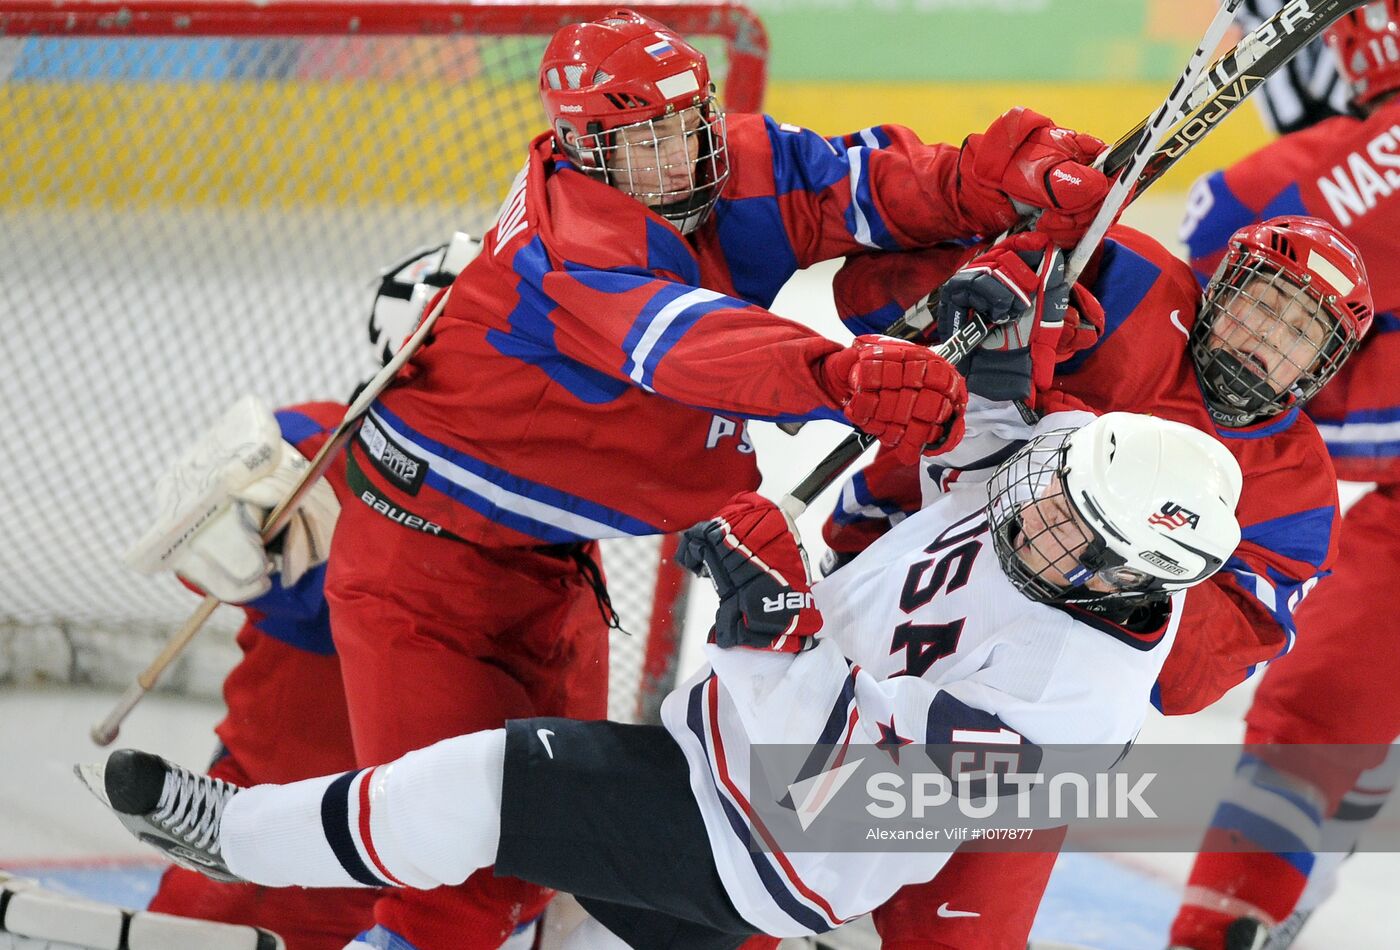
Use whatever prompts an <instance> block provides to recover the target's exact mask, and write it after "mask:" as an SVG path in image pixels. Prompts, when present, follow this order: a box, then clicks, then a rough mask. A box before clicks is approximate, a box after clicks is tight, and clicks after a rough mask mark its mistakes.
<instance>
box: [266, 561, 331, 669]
mask: <svg viewBox="0 0 1400 950" xmlns="http://www.w3.org/2000/svg"><path fill="white" fill-rule="evenodd" d="M325 581H326V565H325V564H318V565H316V566H315V567H313V568H312V569H311V570H309V571H307V572H306V573H305V574H303V575H302V576H301V577H299V578H298V579H297V582H296V584H294V585H293V586H291V587H283V586H282V575H281V574H280V573H279V574H273V575H272V589H271V590H270V591H268V592H267V593H266V594H263V595H262V596H261V597H258V598H255V599H253V600H250V601H248V603H247V604H245V606H246V607H248V608H249V609H250V610H253V611H256V612H257V613H259V614H261V615H262V616H260V617H259V618H258V619H257V620H255V621H254V622H253V626H254V627H256V628H257V629H258V630H261V631H262V632H263V633H265V634H267V635H268V636H269V637H272V638H273V639H274V640H281V641H282V642H283V643H285V644H287V645H288V646H291V647H295V648H296V649H298V650H305V651H306V652H307V653H314V654H316V655H318V656H334V655H335V642H334V641H333V640H332V639H331V618H330V607H329V606H328V605H327V603H326V594H325Z"/></svg>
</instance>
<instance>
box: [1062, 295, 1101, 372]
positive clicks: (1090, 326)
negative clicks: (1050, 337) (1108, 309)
mask: <svg viewBox="0 0 1400 950" xmlns="http://www.w3.org/2000/svg"><path fill="white" fill-rule="evenodd" d="M1103 328H1104V312H1103V304H1101V303H1099V298H1097V297H1095V296H1094V295H1093V294H1092V293H1091V292H1090V291H1089V289H1088V288H1087V287H1085V286H1084V285H1083V284H1075V285H1074V286H1073V287H1071V288H1070V291H1069V310H1068V311H1067V312H1066V313H1065V329H1064V332H1063V333H1061V334H1060V342H1059V345H1058V346H1056V347H1055V362H1057V363H1059V362H1063V361H1064V360H1067V359H1069V358H1070V357H1071V356H1073V355H1074V354H1076V353H1082V352H1083V351H1084V350H1087V349H1089V348H1090V347H1092V346H1093V345H1094V344H1096V343H1098V342H1099V338H1100V337H1102V336H1103Z"/></svg>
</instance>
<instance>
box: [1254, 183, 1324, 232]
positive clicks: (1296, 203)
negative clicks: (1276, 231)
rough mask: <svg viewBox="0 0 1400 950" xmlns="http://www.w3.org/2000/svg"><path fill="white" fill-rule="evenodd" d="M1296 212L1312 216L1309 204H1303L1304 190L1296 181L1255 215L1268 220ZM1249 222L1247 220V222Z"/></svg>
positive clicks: (1257, 217)
mask: <svg viewBox="0 0 1400 950" xmlns="http://www.w3.org/2000/svg"><path fill="white" fill-rule="evenodd" d="M1295 214H1300V215H1304V216H1307V217H1311V216H1312V212H1311V211H1309V210H1308V206H1307V205H1305V204H1303V192H1302V191H1301V190H1300V189H1299V188H1298V183H1297V182H1296V181H1295V182H1294V183H1293V184H1291V185H1289V186H1288V187H1287V188H1285V189H1283V191H1280V192H1279V193H1278V194H1277V195H1275V196H1274V197H1273V200H1271V201H1270V202H1269V203H1268V204H1266V205H1265V206H1264V210H1263V211H1260V212H1259V214H1257V215H1256V216H1255V217H1256V219H1257V220H1259V221H1267V220H1269V219H1270V218H1281V217H1283V216H1284V215H1295ZM1248 223H1249V222H1245V224H1248ZM1240 227H1244V225H1243V224H1242V225H1240Z"/></svg>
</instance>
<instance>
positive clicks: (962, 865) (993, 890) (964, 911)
mask: <svg viewBox="0 0 1400 950" xmlns="http://www.w3.org/2000/svg"><path fill="white" fill-rule="evenodd" d="M1064 837H1065V832H1064V830H1063V829H1057V830H1053V831H1038V832H1036V833H1035V834H1034V836H1033V839H1032V840H1033V841H1034V842H1035V846H1036V847H1039V848H1042V849H1043V850H1042V851H1016V852H1010V851H1008V852H999V851H973V850H969V849H968V848H961V849H959V850H958V851H957V853H955V854H954V855H953V857H952V858H951V859H950V860H949V861H948V863H947V864H945V865H944V866H943V868H942V870H940V871H939V872H938V875H937V876H936V877H934V879H933V880H931V881H929V882H928V883H926V884H910V885H909V886H908V887H904V888H901V889H900V890H899V891H897V892H896V893H895V895H894V896H893V897H891V898H890V899H889V900H888V901H886V902H885V904H884V906H882V907H880V908H878V909H877V910H876V911H875V913H874V918H875V929H876V930H878V931H879V932H880V938H881V944H880V945H881V946H882V947H884V948H885V950H1025V946H1026V941H1027V940H1028V939H1029V938H1030V932H1031V925H1032V924H1033V923H1035V912H1036V910H1037V909H1038V908H1039V907H1040V899H1041V897H1043V896H1044V894H1045V887H1046V885H1047V884H1049V883H1050V872H1051V871H1052V870H1054V868H1055V859H1056V858H1058V857H1059V854H1060V845H1061V843H1062V842H1063V841H1064Z"/></svg>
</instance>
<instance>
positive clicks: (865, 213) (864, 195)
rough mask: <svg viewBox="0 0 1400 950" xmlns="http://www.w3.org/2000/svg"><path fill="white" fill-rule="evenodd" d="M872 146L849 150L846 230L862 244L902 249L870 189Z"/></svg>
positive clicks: (895, 249)
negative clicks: (876, 204) (849, 202)
mask: <svg viewBox="0 0 1400 950" xmlns="http://www.w3.org/2000/svg"><path fill="white" fill-rule="evenodd" d="M871 154H872V150H871V149H869V148H853V149H851V150H850V151H848V152H847V153H846V155H847V160H848V161H849V163H850V167H851V172H850V181H851V204H850V207H848V208H847V209H846V230H847V231H849V232H850V233H851V236H852V237H854V238H855V239H856V240H857V241H859V242H860V243H861V244H864V245H865V246H866V247H870V248H883V249H884V250H887V251H897V250H899V249H900V245H899V242H898V241H896V240H895V239H894V237H893V236H892V235H891V234H890V232H889V230H888V229H887V228H886V227H885V221H884V219H883V218H882V217H880V211H879V209H878V208H877V207H876V206H875V197H874V195H873V194H872V193H871V189H870V156H871Z"/></svg>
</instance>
